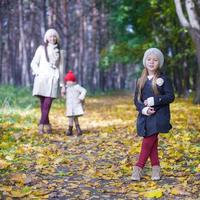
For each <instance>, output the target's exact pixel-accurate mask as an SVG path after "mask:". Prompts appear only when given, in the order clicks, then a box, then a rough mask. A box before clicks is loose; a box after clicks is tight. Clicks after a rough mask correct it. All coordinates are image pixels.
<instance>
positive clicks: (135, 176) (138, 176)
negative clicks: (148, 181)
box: [131, 166, 142, 181]
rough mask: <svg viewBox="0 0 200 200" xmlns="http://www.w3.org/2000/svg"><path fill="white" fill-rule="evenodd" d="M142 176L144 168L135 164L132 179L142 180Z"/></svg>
mask: <svg viewBox="0 0 200 200" xmlns="http://www.w3.org/2000/svg"><path fill="white" fill-rule="evenodd" d="M141 176H142V168H141V167H138V166H134V168H133V173H132V176H131V180H132V181H140V179H141Z"/></svg>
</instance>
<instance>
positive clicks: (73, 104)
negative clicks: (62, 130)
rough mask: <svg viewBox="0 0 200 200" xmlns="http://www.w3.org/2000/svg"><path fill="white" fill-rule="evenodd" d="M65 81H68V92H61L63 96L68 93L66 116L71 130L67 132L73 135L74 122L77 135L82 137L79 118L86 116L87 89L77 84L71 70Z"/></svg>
mask: <svg viewBox="0 0 200 200" xmlns="http://www.w3.org/2000/svg"><path fill="white" fill-rule="evenodd" d="M64 80H65V81H66V90H63V89H62V91H61V93H62V96H64V94H65V93H66V106H67V112H66V115H67V117H68V118H69V128H68V130H67V131H66V134H67V135H68V136H71V135H73V122H74V123H75V126H76V131H77V135H78V136H79V135H81V134H82V131H81V128H80V125H79V121H78V117H80V116H82V115H83V114H84V110H83V103H84V99H85V95H86V92H87V91H86V89H85V88H83V87H81V86H80V85H79V84H77V83H76V77H75V75H74V74H73V72H72V71H71V70H70V71H69V72H68V73H67V74H66V76H65V78H64Z"/></svg>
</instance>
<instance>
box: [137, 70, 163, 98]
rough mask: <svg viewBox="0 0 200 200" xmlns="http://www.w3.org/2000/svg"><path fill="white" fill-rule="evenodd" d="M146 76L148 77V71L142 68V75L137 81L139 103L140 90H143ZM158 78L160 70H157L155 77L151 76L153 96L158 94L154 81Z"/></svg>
mask: <svg viewBox="0 0 200 200" xmlns="http://www.w3.org/2000/svg"><path fill="white" fill-rule="evenodd" d="M147 76H148V71H147V68H144V69H143V71H142V74H141V76H140V78H139V79H138V81H137V85H136V87H137V91H138V92H137V99H138V101H139V102H141V95H142V89H143V88H144V84H145V82H146V80H147ZM159 76H160V68H157V71H156V72H155V75H154V76H153V80H152V89H153V92H154V94H155V95H158V94H159V91H158V88H157V85H156V80H157V78H158V77H159Z"/></svg>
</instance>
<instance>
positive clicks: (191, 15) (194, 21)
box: [185, 0, 200, 30]
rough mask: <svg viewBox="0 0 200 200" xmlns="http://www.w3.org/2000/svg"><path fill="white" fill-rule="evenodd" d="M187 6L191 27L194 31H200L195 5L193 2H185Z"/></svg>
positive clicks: (190, 0) (189, 0)
mask: <svg viewBox="0 0 200 200" xmlns="http://www.w3.org/2000/svg"><path fill="white" fill-rule="evenodd" d="M185 6H186V10H187V14H188V17H189V21H190V24H191V27H192V28H194V29H197V30H200V25H199V22H198V20H197V14H196V12H195V5H194V2H193V0H185Z"/></svg>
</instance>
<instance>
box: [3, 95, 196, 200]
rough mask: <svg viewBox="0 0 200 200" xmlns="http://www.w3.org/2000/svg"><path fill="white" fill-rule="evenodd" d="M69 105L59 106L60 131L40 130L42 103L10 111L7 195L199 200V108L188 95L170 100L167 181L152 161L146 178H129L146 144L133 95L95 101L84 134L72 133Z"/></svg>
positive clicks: (164, 159)
mask: <svg viewBox="0 0 200 200" xmlns="http://www.w3.org/2000/svg"><path fill="white" fill-rule="evenodd" d="M64 106H65V105H64V101H63V102H61V101H59V102H58V101H55V102H54V104H53V107H52V110H51V113H50V121H51V123H52V126H53V134H44V135H38V133H37V119H38V118H39V117H40V113H39V108H34V109H30V110H28V111H26V112H23V111H22V110H13V111H12V112H11V111H10V112H11V113H10V114H8V113H6V112H5V113H4V114H3V118H4V119H5V123H1V124H0V126H1V129H2V130H3V133H0V137H1V138H0V180H1V181H0V198H1V197H2V198H4V199H9V198H10V199H13V198H18V199H22V200H24V199H92V198H94V199H118V200H120V199H127V200H133V199H176V198H177V199H183V200H186V199H198V198H199V192H198V191H199V187H200V181H199V174H200V164H199V160H200V154H199V151H200V146H199V142H200V134H199V132H200V123H199V119H200V107H199V106H196V105H193V104H192V103H191V101H183V100H181V99H177V100H176V101H175V103H173V104H172V105H171V110H172V125H173V129H172V130H171V131H170V133H168V134H160V135H159V157H160V159H161V160H160V161H161V172H162V179H161V180H160V181H152V180H151V165H150V163H149V162H147V165H146V167H145V169H144V173H143V174H144V175H143V176H142V179H141V181H139V182H133V181H131V180H130V177H131V173H132V167H133V165H134V164H135V162H136V160H137V158H138V155H139V152H140V147H141V141H142V139H141V138H140V137H138V136H136V126H135V122H136V116H137V112H136V110H135V108H134V106H133V103H132V96H130V95H125V96H104V97H98V98H94V97H91V98H88V100H87V104H86V111H87V112H86V114H85V115H84V117H81V118H79V120H80V125H81V128H82V129H83V135H82V136H81V137H76V136H72V137H67V136H66V135H65V130H66V129H67V126H68V123H67V119H66V117H65V107H64ZM1 116H2V115H1ZM74 132H75V129H74Z"/></svg>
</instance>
